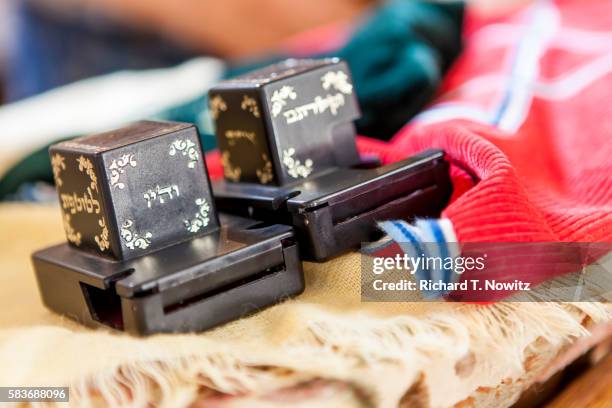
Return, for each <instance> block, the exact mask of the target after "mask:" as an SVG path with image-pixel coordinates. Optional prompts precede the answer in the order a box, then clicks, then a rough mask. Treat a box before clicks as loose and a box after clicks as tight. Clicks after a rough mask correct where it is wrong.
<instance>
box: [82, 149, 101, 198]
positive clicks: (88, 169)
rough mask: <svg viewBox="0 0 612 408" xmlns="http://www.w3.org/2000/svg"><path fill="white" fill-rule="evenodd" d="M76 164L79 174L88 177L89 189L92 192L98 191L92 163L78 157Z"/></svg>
mask: <svg viewBox="0 0 612 408" xmlns="http://www.w3.org/2000/svg"><path fill="white" fill-rule="evenodd" d="M77 163H78V165H79V171H80V172H81V173H82V172H85V173H86V174H87V175H88V176H89V180H90V181H91V184H90V187H91V189H92V190H94V191H98V177H97V176H96V172H95V171H94V168H93V163H92V162H91V160H89V159H87V158H85V157H83V156H79V158H78V159H77Z"/></svg>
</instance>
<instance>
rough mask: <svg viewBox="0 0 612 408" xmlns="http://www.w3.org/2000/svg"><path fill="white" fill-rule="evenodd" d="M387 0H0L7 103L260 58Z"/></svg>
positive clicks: (491, 5)
mask: <svg viewBox="0 0 612 408" xmlns="http://www.w3.org/2000/svg"><path fill="white" fill-rule="evenodd" d="M405 1H406V2H410V0H405ZM524 2H525V0H495V1H489V0H479V1H475V2H474V3H475V6H476V7H477V8H478V9H480V10H482V11H483V12H487V13H502V12H504V11H505V9H507V8H508V7H513V6H515V5H516V3H524ZM382 3H383V2H381V1H376V0H334V1H327V0H292V1H290V2H288V1H283V0H259V1H251V0H225V1H218V0H182V1H175V0H19V1H17V0H4V1H2V2H0V66H1V67H2V74H3V75H2V84H3V85H2V95H3V100H4V101H5V102H6V101H16V100H20V99H23V98H25V97H28V96H31V95H36V94H38V93H41V92H44V91H46V90H48V89H51V88H54V87H57V86H60V85H64V84H67V83H70V82H73V81H76V80H79V79H83V78H88V77H92V76H97V75H101V74H106V73H109V72H113V71H116V70H121V69H144V68H158V67H167V66H173V65H176V64H178V63H180V62H183V61H185V60H188V59H189V58H192V57H194V56H196V55H211V56H217V57H221V58H224V59H226V60H230V61H234V62H239V61H245V60H250V59H254V58H257V57H259V56H262V55H266V54H268V53H270V52H272V51H276V50H279V49H282V48H283V46H284V45H286V44H287V43H288V42H289V43H290V42H291V40H292V39H295V38H296V36H299V35H300V34H301V33H304V32H308V31H309V30H313V29H315V28H322V27H332V26H335V27H338V26H342V25H345V26H348V25H352V24H357V23H358V22H359V21H360V20H363V19H364V16H366V15H367V14H368V13H372V11H373V9H375V8H377V7H379V6H380V5H381V4H382ZM447 3H448V2H447ZM329 37H330V36H323V35H322V36H319V37H318V38H326V39H329ZM336 41H338V40H337V39H336ZM322 42H323V43H324V42H325V41H322ZM332 42H333V41H332ZM316 45H321V46H322V47H323V49H325V44H316V41H314V43H313V44H311V46H314V48H316ZM328 46H331V47H333V46H334V44H328ZM313 51H315V50H313Z"/></svg>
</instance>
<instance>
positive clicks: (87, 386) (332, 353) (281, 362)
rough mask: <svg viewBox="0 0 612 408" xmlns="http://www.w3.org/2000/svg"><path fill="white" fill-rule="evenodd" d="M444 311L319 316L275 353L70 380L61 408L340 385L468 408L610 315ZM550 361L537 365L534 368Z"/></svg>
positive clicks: (366, 394)
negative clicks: (67, 396)
mask: <svg viewBox="0 0 612 408" xmlns="http://www.w3.org/2000/svg"><path fill="white" fill-rule="evenodd" d="M449 309H450V308H449ZM453 309H454V310H452V311H449V310H447V311H445V312H444V313H434V314H431V315H429V316H426V317H423V318H415V317H410V316H398V317H393V318H388V319H380V318H375V317H371V316H364V315H361V314H358V315H353V316H340V315H333V314H330V313H328V312H325V313H320V314H319V315H318V316H317V318H315V319H313V320H312V321H310V323H308V324H307V326H306V327H305V329H304V332H303V334H302V335H301V336H299V338H297V339H294V340H290V341H288V342H286V343H285V344H282V345H281V346H280V348H281V349H276V350H267V351H266V350H248V349H247V350H241V349H240V348H236V347H231V350H230V347H220V346H219V344H215V342H211V343H210V344H209V347H207V348H206V349H203V350H198V351H197V352H195V351H192V352H191V353H189V354H185V355H184V356H182V357H180V358H172V359H165V360H164V359H159V360H157V359H149V360H146V359H145V360H136V361H131V362H127V363H125V362H117V363H114V364H111V365H110V366H109V367H108V369H107V370H105V371H102V372H96V373H92V374H90V375H88V376H85V377H83V378H79V379H76V380H75V381H73V383H72V384H71V403H72V405H75V406H82V407H97V406H130V407H144V406H148V405H149V404H154V405H155V406H159V407H179V406H190V405H191V404H193V403H194V402H195V401H197V400H202V399H204V400H206V398H210V397H214V396H217V397H218V396H220V395H230V396H237V397H245V396H251V397H252V396H265V395H266V394H270V393H273V392H275V391H278V390H282V389H286V388H288V387H292V386H296V385H298V384H303V383H307V382H309V381H313V380H317V379H323V380H328V381H340V382H342V383H344V384H347V385H348V386H349V388H350V389H351V390H352V391H353V392H355V393H356V395H358V396H359V400H360V401H361V403H362V405H363V406H398V404H399V403H401V402H402V401H406V398H407V396H408V393H409V392H417V391H418V390H416V391H415V388H414V387H413V386H414V385H415V384H416V383H420V387H419V389H420V390H421V391H422V392H421V394H422V395H420V396H418V398H420V400H419V401H420V403H421V405H422V406H450V405H453V403H451V404H449V398H446V401H444V399H445V398H440V397H439V395H440V394H445V395H447V396H450V397H451V399H452V397H453V395H452V394H453V389H454V388H457V386H459V388H461V390H462V391H463V392H464V393H465V391H466V389H467V390H468V391H471V392H472V393H476V394H480V400H479V401H480V403H479V404H478V406H486V405H487V404H486V403H485V402H486V399H487V398H489V399H491V398H490V396H485V397H486V398H484V399H483V398H482V397H483V395H484V394H483V389H484V390H487V389H490V390H495V387H498V386H501V385H503V384H510V383H513V382H514V383H516V381H517V380H519V383H521V389H525V388H527V386H529V385H530V380H529V379H530V378H534V377H535V376H536V375H537V372H536V371H537V370H534V367H535V365H534V363H533V359H534V358H537V357H538V356H544V355H545V354H546V352H548V354H549V357H550V359H552V358H554V356H555V355H557V354H558V352H559V351H560V350H561V349H562V347H563V346H566V345H567V344H568V343H569V342H570V341H572V340H573V339H576V338H579V337H583V336H588V335H589V331H588V329H587V327H585V325H584V324H583V323H584V322H585V321H586V320H588V321H592V322H595V323H597V322H605V321H610V320H612V308H610V305H609V304H601V303H572V304H561V303H499V304H495V305H489V306H479V305H459V306H457V305H455V306H454V307H453ZM312 312H313V314H315V315H316V314H317V311H316V310H313V311H312ZM110 344H111V342H109V345H110ZM550 359H546V358H544V359H543V361H542V362H541V364H540V366H546V363H547V362H549V361H550ZM530 360H531V361H530ZM441 362H442V364H440V363H441ZM527 362H530V364H527ZM447 366H448V367H451V369H450V370H448V369H447V368H448V367H447ZM445 367H446V368H445ZM440 368H442V369H444V370H445V371H448V372H447V373H446V375H444V374H442V375H441V376H440V375H436V376H433V373H434V372H436V374H440V372H438V371H442V370H440ZM470 387H471V388H470ZM483 387H484V388H483ZM407 392H408V393H407ZM496 392H497V394H498V396H499V390H497V391H496ZM456 394H460V393H456ZM436 395H438V397H436ZM458 396H459V395H458ZM459 397H460V396H459ZM226 398H227V397H226ZM508 398H509V399H507V400H506V401H500V400H499V399H498V398H495V400H494V401H493V400H492V401H490V403H491V404H492V405H495V406H503V405H510V404H511V403H512V402H513V401H514V399H515V398H518V395H516V393H514V394H511V395H510V396H509V397H508ZM463 401H464V402H465V401H467V402H474V396H472V395H470V396H468V397H467V399H466V398H465V396H464V399H463ZM268 402H270V401H268ZM285 402H287V401H285ZM413 402H414V401H413ZM460 402H461V401H460V400H457V401H455V402H454V403H460ZM481 403H484V405H481ZM269 405H274V404H269ZM280 405H283V404H280ZM417 405H418V404H417ZM457 406H459V405H457Z"/></svg>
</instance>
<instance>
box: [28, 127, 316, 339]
mask: <svg viewBox="0 0 612 408" xmlns="http://www.w3.org/2000/svg"><path fill="white" fill-rule="evenodd" d="M50 155H51V162H52V168H53V173H54V176H55V182H56V186H57V190H58V193H59V198H60V205H61V207H62V216H63V221H64V229H65V231H66V237H67V239H68V243H64V244H60V245H57V246H53V247H50V248H47V249H44V250H41V251H38V252H36V253H34V254H33V256H32V258H33V263H34V269H35V271H36V277H37V279H38V285H39V288H40V292H41V295H42V299H43V302H44V304H45V305H46V306H47V307H49V308H50V309H52V310H54V311H56V312H59V313H61V314H64V315H67V316H69V317H72V318H73V319H76V320H78V321H79V322H81V323H84V324H87V325H90V326H98V325H104V326H109V327H112V328H115V329H119V330H125V331H127V332H131V333H136V334H148V333H155V332H178V331H181V332H184V331H199V330H205V329H207V328H210V327H212V326H216V325H218V324H221V323H224V322H227V321H230V320H234V319H237V318H240V317H243V316H245V315H248V314H250V313H253V312H255V311H257V310H259V309H261V308H263V307H266V306H269V305H271V304H273V303H276V302H278V301H279V300H281V299H284V298H287V297H289V296H292V295H296V294H298V293H301V292H302V291H303V289H304V279H303V275H302V265H301V261H300V259H299V253H298V247H297V243H296V240H295V238H294V235H293V231H292V228H291V227H290V226H285V225H265V226H262V225H259V223H258V222H257V221H254V220H250V219H245V218H241V217H237V216H232V215H227V214H219V216H218V215H217V212H216V209H215V205H214V201H213V199H212V195H211V191H210V183H209V180H208V173H207V171H206V165H205V163H204V158H203V156H202V152H201V148H200V142H199V138H198V132H197V130H196V128H195V127H194V126H193V125H189V124H181V123H171V122H139V123H136V124H134V125H132V126H129V127H126V128H123V129H119V130H116V131H113V132H108V133H103V134H98V135H93V136H87V137H83V138H78V139H74V140H72V141H68V142H64V143H60V144H57V145H54V146H52V147H51V149H50Z"/></svg>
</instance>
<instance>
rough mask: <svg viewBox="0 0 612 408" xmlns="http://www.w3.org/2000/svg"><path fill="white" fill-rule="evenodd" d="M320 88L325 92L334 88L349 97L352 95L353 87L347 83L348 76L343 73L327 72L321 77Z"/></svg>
mask: <svg viewBox="0 0 612 408" xmlns="http://www.w3.org/2000/svg"><path fill="white" fill-rule="evenodd" d="M321 82H322V83H321V86H322V87H323V89H325V90H326V91H327V90H329V89H330V88H334V89H336V90H337V91H339V92H342V93H343V94H346V95H350V94H352V93H353V85H351V84H350V82H349V81H348V75H346V73H344V72H343V71H336V72H333V71H329V72H327V73H325V75H323V76H322V77H321Z"/></svg>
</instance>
